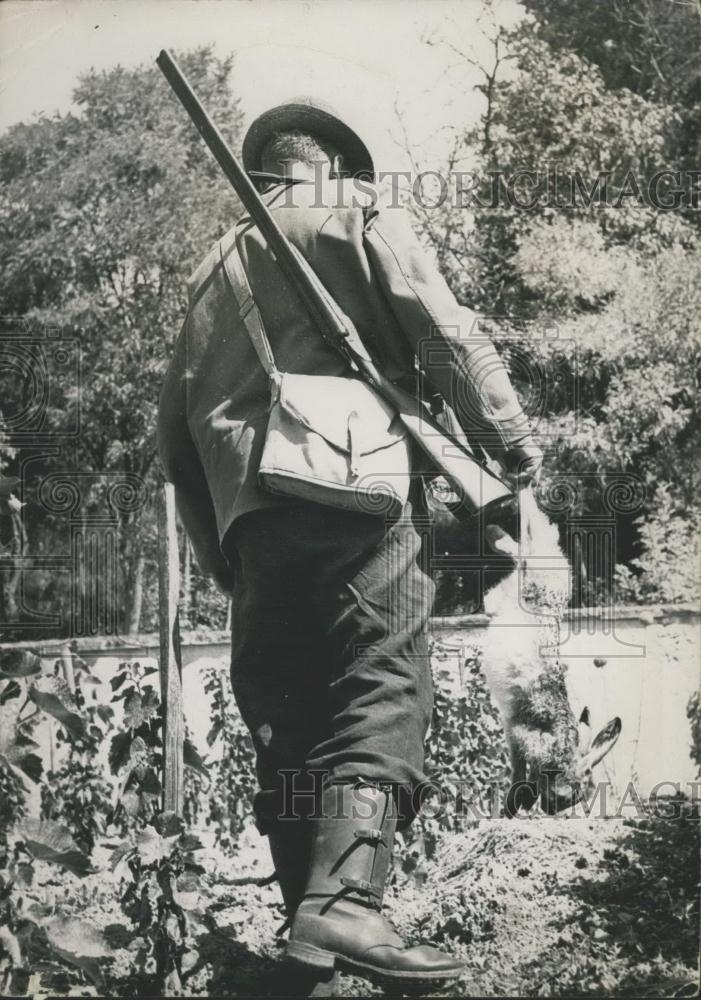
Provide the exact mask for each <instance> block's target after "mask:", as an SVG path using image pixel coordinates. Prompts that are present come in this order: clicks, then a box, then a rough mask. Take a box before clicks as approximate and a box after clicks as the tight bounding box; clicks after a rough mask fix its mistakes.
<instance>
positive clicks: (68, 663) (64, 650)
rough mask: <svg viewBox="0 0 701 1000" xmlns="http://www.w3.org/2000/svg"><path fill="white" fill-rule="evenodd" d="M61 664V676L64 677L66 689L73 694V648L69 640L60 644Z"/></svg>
mask: <svg viewBox="0 0 701 1000" xmlns="http://www.w3.org/2000/svg"><path fill="white" fill-rule="evenodd" d="M61 665H62V666H63V676H64V677H65V679H66V684H67V685H68V690H69V691H70V692H71V694H75V671H74V670H73V650H72V649H71V645H70V643H69V642H66V643H64V644H63V646H61Z"/></svg>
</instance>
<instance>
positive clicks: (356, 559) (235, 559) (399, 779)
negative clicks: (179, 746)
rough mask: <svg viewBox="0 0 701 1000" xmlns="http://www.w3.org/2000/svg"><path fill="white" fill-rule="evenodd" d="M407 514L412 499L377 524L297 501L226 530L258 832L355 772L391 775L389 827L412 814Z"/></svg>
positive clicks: (421, 663)
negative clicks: (395, 812) (393, 818)
mask: <svg viewBox="0 0 701 1000" xmlns="http://www.w3.org/2000/svg"><path fill="white" fill-rule="evenodd" d="M415 521H416V523H415ZM420 527H421V525H420V521H419V519H417V518H415V517H414V516H413V515H412V508H411V504H407V505H406V507H405V509H404V512H403V513H402V516H401V517H400V518H399V519H397V520H395V521H394V522H393V523H388V522H387V521H385V520H384V518H382V517H381V516H376V515H373V514H356V513H349V512H347V511H341V510H335V509H333V508H331V507H322V506H320V505H318V504H311V503H303V502H299V503H295V504H290V506H289V507H280V508H276V509H265V510H259V511H253V512H251V513H249V514H246V515H244V516H242V517H241V518H240V519H239V520H238V521H237V522H236V523H235V525H234V527H233V529H232V531H230V533H229V535H228V536H227V538H226V540H225V551H226V554H227V555H228V557H229V559H230V561H231V562H232V564H234V565H235V566H236V569H237V573H236V585H235V589H234V595H233V616H232V618H233V621H232V667H231V676H232V683H233V690H234V696H235V698H236V702H237V704H238V707H239V710H240V712H241V715H242V717H243V720H244V722H245V723H246V725H247V726H248V728H249V730H250V732H251V735H252V738H253V742H254V745H255V751H256V762H257V763H256V767H257V776H258V782H259V785H260V790H259V792H258V793H257V795H256V797H255V800H254V812H255V815H256V820H257V823H258V827H259V829H260V830H261V832H263V833H266V832H268V830H269V829H270V828H271V826H272V825H273V824H274V823H275V821H276V819H277V818H278V817H280V816H282V815H287V816H291V815H310V814H311V812H312V811H313V808H314V803H315V800H316V798H318V795H319V793H320V791H321V788H322V785H325V784H328V783H341V782H354V781H356V780H357V779H358V778H361V779H362V780H364V781H367V782H370V783H392V784H393V785H394V786H395V788H396V792H397V802H398V808H399V826H400V828H401V827H402V826H407V825H408V824H409V823H410V822H411V820H412V819H413V817H414V813H415V811H416V809H417V808H418V803H417V802H416V799H417V794H416V793H417V789H419V790H420V786H421V783H422V782H423V780H424V777H425V776H424V772H423V763H424V749H423V747H424V739H425V736H426V731H427V729H428V725H429V723H430V718H431V710H432V704H433V694H432V686H431V673H430V666H429V658H428V637H427V633H426V628H427V623H428V619H429V616H430V613H431V608H432V604H433V596H434V584H433V582H432V580H431V579H430V577H429V575H428V574H427V573H426V572H424V569H423V568H422V535H421V533H420Z"/></svg>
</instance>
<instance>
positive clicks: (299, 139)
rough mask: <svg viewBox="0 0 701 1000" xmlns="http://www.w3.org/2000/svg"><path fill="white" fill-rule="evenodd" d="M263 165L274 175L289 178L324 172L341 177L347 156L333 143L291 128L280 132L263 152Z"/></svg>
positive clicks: (266, 170) (324, 175)
mask: <svg viewBox="0 0 701 1000" xmlns="http://www.w3.org/2000/svg"><path fill="white" fill-rule="evenodd" d="M261 166H262V168H263V170H264V171H265V172H267V173H271V174H282V175H283V176H285V177H300V178H310V179H311V178H313V177H315V176H318V175H319V173H321V176H322V177H324V178H327V177H330V176H332V175H333V176H337V175H339V174H340V173H342V171H343V157H342V156H341V154H340V153H339V151H338V149H337V148H336V147H335V146H334V145H333V144H332V143H330V142H328V141H326V140H324V139H320V138H317V137H316V136H313V135H310V134H309V133H308V132H302V131H300V130H299V129H291V130H290V131H285V132H276V133H275V134H274V135H273V136H272V137H271V138H270V139H269V140H268V141H267V142H266V144H265V146H264V147H263V149H262V152H261Z"/></svg>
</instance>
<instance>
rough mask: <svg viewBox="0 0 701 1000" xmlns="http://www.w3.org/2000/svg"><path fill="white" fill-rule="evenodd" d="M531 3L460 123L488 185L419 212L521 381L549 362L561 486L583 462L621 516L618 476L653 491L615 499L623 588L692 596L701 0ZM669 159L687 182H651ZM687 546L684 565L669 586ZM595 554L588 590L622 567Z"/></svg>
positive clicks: (593, 502) (553, 459)
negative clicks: (475, 114)
mask: <svg viewBox="0 0 701 1000" xmlns="http://www.w3.org/2000/svg"><path fill="white" fill-rule="evenodd" d="M524 6H525V7H526V8H527V9H528V10H529V12H530V15H531V16H527V17H525V18H524V19H523V20H522V21H521V22H520V23H518V24H517V25H516V26H515V27H513V28H511V29H509V30H505V29H499V28H495V33H494V37H493V45H494V49H493V59H492V62H491V63H489V64H488V65H485V66H484V67H483V74H484V78H485V80H486V81H488V84H489V85H488V86H487V85H484V86H482V85H481V86H480V89H481V90H482V93H483V94H484V95H485V96H486V98H487V101H486V107H485V111H484V114H483V116H482V118H481V120H480V122H479V123H478V124H477V125H476V126H472V127H470V128H466V129H465V131H464V134H463V136H462V144H463V145H462V152H463V153H469V154H471V156H472V159H473V161H474V162H476V164H477V174H478V177H479V183H478V185H477V186H476V188H475V190H474V192H473V194H474V195H475V196H476V197H473V199H472V201H470V202H469V205H465V204H462V205H461V204H460V203H458V204H455V203H451V202H450V201H446V202H445V203H444V204H443V205H441V206H440V208H439V209H437V210H436V211H435V212H428V211H424V212H420V213H419V216H418V222H419V225H420V227H421V228H422V229H423V232H424V235H425V237H426V239H427V241H428V242H429V243H431V244H432V245H433V246H434V247H435V248H436V250H437V253H438V258H439V261H440V263H441V266H442V267H443V269H444V271H445V273H446V276H447V278H448V280H449V282H450V284H451V286H452V287H453V289H454V291H455V293H456V295H457V296H458V297H459V298H460V299H461V300H462V301H464V302H466V303H467V304H468V305H471V306H472V307H474V308H477V309H478V310H479V311H480V312H482V313H483V315H484V316H485V317H486V319H485V323H486V325H487V327H488V328H490V329H491V330H492V332H493V333H494V335H495V336H496V338H497V340H499V341H500V342H501V344H502V347H503V349H504V353H505V356H506V358H507V359H511V360H512V361H513V360H514V359H521V364H520V366H519V365H516V366H514V378H515V379H516V381H517V382H519V380H520V382H521V388H522V389H523V390H524V391H526V390H527V389H528V387H529V378H528V377H526V378H524V377H523V375H524V365H523V362H524V360H525V363H526V364H525V368H526V369H530V372H531V373H532V372H533V371H534V370H535V371H537V370H538V369H539V370H540V371H541V372H542V373H543V375H542V382H543V383H544V384H545V386H546V390H545V402H544V407H543V411H542V414H541V418H540V419H541V423H540V430H541V431H546V432H547V435H546V436H545V437H544V441H545V443H546V445H547V446H548V453H549V454H548V461H547V466H546V476H545V486H546V488H547V486H548V483H550V482H552V481H553V480H554V479H555V478H556V477H560V476H565V477H569V479H570V480H572V481H574V482H577V484H578V487H579V490H578V492H579V497H580V501H579V505H578V507H577V510H576V511H575V513H577V514H606V513H607V512H608V510H607V506H606V499H605V497H606V488H607V484H609V483H610V482H611V477H615V476H616V475H620V473H625V474H630V475H633V476H637V477H639V480H640V483H641V485H640V488H641V489H642V490H644V493H645V498H646V499H645V506H644V509H643V510H642V511H637V512H635V516H634V515H633V514H631V516H630V517H626V516H625V515H619V516H618V517H617V521H618V525H617V527H618V541H619V551H618V559H619V562H620V563H621V564H623V571H622V572H621V573H620V574H619V577H618V578H619V581H620V582H621V583H622V582H623V581H624V580H625V581H626V585H625V587H624V588H623V591H622V596H623V597H625V598H628V599H630V598H637V599H646V600H670V599H674V600H683V599H687V600H688V599H691V598H693V596H694V595H695V593H696V591H697V583H696V578H697V573H696V571H695V569H694V568H692V563H693V559H694V556H693V540H694V538H695V537H696V535H697V534H698V532H697V531H696V530H695V528H696V526H695V524H694V521H693V514H692V513H691V512H692V510H693V508H694V505H695V500H696V497H697V496H698V489H699V468H698V460H697V457H696V456H697V455H698V451H699V447H700V446H701V423H700V421H699V410H698V398H699V396H698V387H699V377H700V375H701V322H700V321H699V315H700V313H699V305H700V304H701V303H700V302H699V292H698V280H697V279H698V274H699V269H700V265H701V241H700V239H699V216H698V207H696V208H694V207H693V204H694V202H693V198H694V185H695V183H696V182H695V181H694V178H693V177H692V176H690V175H688V174H686V173H684V171H686V170H689V169H690V168H691V166H692V165H694V164H693V163H692V161H693V158H694V156H695V155H696V156H697V147H698V132H697V129H698V124H697V123H698V102H699V96H700V90H699V87H700V84H699V81H700V79H701V77H700V72H701V70H700V67H699V59H698V42H699V36H700V35H701V21H700V20H699V18H698V15H697V12H695V11H694V10H693V9H692V5H689V4H655V3H653V2H652V0H638V2H637V3H627V2H625V3H624V2H623V0H620V2H619V0H613V2H612V3H611V4H606V5H601V4H595V5H590V6H587V5H583V4H581V3H579V2H576V0H565V2H564V3H560V2H557V3H555V2H551V0H524ZM448 44H449V45H450V47H451V48H452V49H453V51H457V50H458V49H457V43H456V42H455V40H449V42H448ZM675 46H676V47H675ZM506 65H508V67H509V70H508V71H506V70H505V69H504V67H505V66H506ZM662 171H671V172H675V171H677V172H681V174H680V177H681V180H680V182H679V183H677V180H676V179H675V178H672V177H669V176H665V177H662V179H661V180H659V181H657V182H656V183H657V187H656V188H655V187H654V183H655V182H654V178H655V176H656V175H657V174H660V172H662ZM604 183H605V185H606V188H607V194H606V197H604V196H603V194H602V190H603V188H602V185H603V184H604ZM597 185H598V186H597ZM675 186H676V187H678V188H679V194H678V195H677V197H676V199H675V198H674V197H672V195H673V193H674V190H673V189H674V188H675ZM651 192H652V195H651ZM697 198H698V195H697ZM466 207H469V213H468V212H467V211H466ZM563 355H564V356H565V359H566V363H565V364H564V365H563ZM519 368H520V370H519ZM529 377H531V376H529ZM565 386H566V387H568V391H566V392H565V391H563V388H564V387H565ZM663 536H664V542H662V541H661V539H662V538H663ZM689 545H691V548H686V547H687V546H689ZM685 548H686V551H687V557H686V558H687V567H688V572H686V573H685V574H681V575H680V574H679V573H678V572H677V573H676V574H675V581H676V582H675V584H674V585H670V584H669V583H668V581H669V578H670V575H671V574H672V573H673V570H674V568H675V567H677V562H678V559H679V557H680V556H681V555H682V553H683V552H684V550H685ZM589 569H590V572H591V571H593V574H594V575H596V572H597V568H596V567H593V566H590V567H589ZM598 572H599V573H601V579H600V580H599V581H598V582H597V581H596V580H595V579H593V580H592V586H591V588H590V589H591V592H592V593H594V592H596V593H601V586H603V587H604V589H605V590H606V589H609V588H610V585H611V581H612V577H613V566H611V565H610V564H609V565H604V566H603V567H602V566H601V565H600V566H599V567H598ZM626 574H627V575H626ZM665 581H667V582H665Z"/></svg>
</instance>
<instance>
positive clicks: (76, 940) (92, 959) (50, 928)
mask: <svg viewBox="0 0 701 1000" xmlns="http://www.w3.org/2000/svg"><path fill="white" fill-rule="evenodd" d="M42 923H43V927H44V930H45V931H46V938H47V940H48V942H49V947H50V948H51V950H52V951H53V952H54V953H55V954H56V955H57V956H58V957H59V958H62V959H63V960H64V961H66V962H70V963H71V965H75V966H76V967H77V968H79V969H80V970H81V971H82V972H84V973H85V974H86V976H88V978H89V979H91V980H92V982H93V983H94V984H95V985H96V986H101V985H102V974H101V972H100V963H99V962H98V959H100V958H106V957H107V956H108V955H109V953H110V949H109V945H108V944H107V941H106V940H105V937H104V935H103V934H102V932H101V931H100V930H98V928H97V927H95V925H94V924H92V923H88V922H87V921H86V920H80V919H79V918H77V917H66V916H65V915H61V916H56V917H52V918H51V919H49V920H44V921H42Z"/></svg>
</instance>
